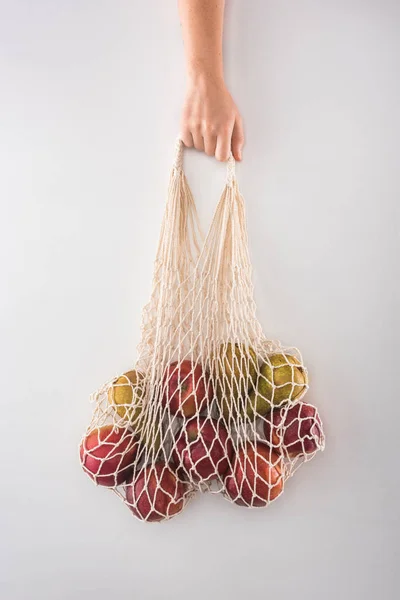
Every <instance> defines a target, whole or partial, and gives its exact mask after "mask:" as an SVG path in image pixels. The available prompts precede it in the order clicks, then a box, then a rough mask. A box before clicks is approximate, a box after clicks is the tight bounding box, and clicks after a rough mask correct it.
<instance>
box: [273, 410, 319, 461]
mask: <svg viewBox="0 0 400 600" xmlns="http://www.w3.org/2000/svg"><path fill="white" fill-rule="evenodd" d="M271 412H273V415H272V417H271V419H270V420H266V421H265V424H264V433H265V436H266V438H267V441H268V439H269V437H270V435H271V421H272V423H273V427H272V436H273V437H274V436H276V435H277V436H278V437H279V438H280V439H281V440H282V443H283V447H284V450H285V453H286V454H287V456H289V457H290V458H295V457H296V456H304V455H306V454H312V453H313V452H316V451H317V450H319V449H320V448H322V447H323V445H324V434H323V431H322V423H321V419H320V417H319V414H318V411H317V409H316V408H315V406H313V405H312V404H306V403H305V402H298V403H296V404H294V405H293V406H291V407H290V408H289V409H288V408H285V407H284V408H282V409H280V410H275V411H271Z"/></svg>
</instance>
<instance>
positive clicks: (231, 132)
mask: <svg viewBox="0 0 400 600" xmlns="http://www.w3.org/2000/svg"><path fill="white" fill-rule="evenodd" d="M181 139H182V141H183V143H184V144H185V146H188V147H192V146H194V147H195V148H196V149H197V150H202V151H204V152H205V153H206V154H208V156H215V158H216V159H217V160H221V161H226V160H228V158H229V156H230V153H231V151H232V154H233V156H234V158H235V159H236V160H241V159H242V149H243V144H244V135H243V124H242V118H241V116H240V114H239V111H238V109H237V107H236V105H235V103H234V101H233V100H232V97H231V95H230V93H229V92H228V90H227V88H226V86H225V83H224V81H223V80H222V79H221V80H218V81H213V80H211V79H210V78H194V79H191V80H190V81H189V86H188V90H187V94H186V100H185V104H184V107H183V114H182V124H181Z"/></svg>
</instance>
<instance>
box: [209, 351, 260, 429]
mask: <svg viewBox="0 0 400 600" xmlns="http://www.w3.org/2000/svg"><path fill="white" fill-rule="evenodd" d="M257 366H258V362H257V357H256V354H255V352H254V350H253V349H252V348H249V347H246V346H245V345H244V344H232V343H230V342H229V343H228V344H221V346H220V350H219V356H218V358H217V360H216V367H215V377H216V381H215V383H216V392H217V397H218V398H219V400H220V403H221V408H222V412H223V415H224V417H225V419H227V420H228V419H229V418H230V417H231V416H235V415H236V414H237V412H240V410H241V403H242V402H243V396H245V394H246V392H247V390H248V389H249V388H251V387H252V386H254V384H255V381H256V378H257Z"/></svg>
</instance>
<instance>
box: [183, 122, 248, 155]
mask: <svg viewBox="0 0 400 600" xmlns="http://www.w3.org/2000/svg"><path fill="white" fill-rule="evenodd" d="M180 138H181V140H182V142H183V143H184V144H185V146H186V147H187V148H193V146H194V147H195V148H196V150H200V151H201V152H203V151H204V152H205V153H206V154H207V155H208V156H215V158H216V159H217V160H219V161H221V162H226V161H227V160H228V158H229V156H230V153H231V152H232V154H233V156H234V158H235V160H242V152H243V145H244V133H243V123H242V119H241V118H240V117H239V116H237V117H236V120H235V123H234V125H233V127H231V126H229V125H227V126H225V127H224V128H223V129H222V131H220V132H219V133H218V135H215V134H212V133H204V134H203V133H202V131H201V129H200V128H192V129H189V128H184V129H183V130H182V133H181V135H180Z"/></svg>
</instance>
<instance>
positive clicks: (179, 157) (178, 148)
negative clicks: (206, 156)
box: [173, 138, 236, 187]
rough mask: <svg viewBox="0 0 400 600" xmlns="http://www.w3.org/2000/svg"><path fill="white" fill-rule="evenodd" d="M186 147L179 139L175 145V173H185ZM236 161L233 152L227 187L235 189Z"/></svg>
mask: <svg viewBox="0 0 400 600" xmlns="http://www.w3.org/2000/svg"><path fill="white" fill-rule="evenodd" d="M184 148H185V146H184V144H183V142H182V140H180V139H179V138H178V139H177V140H176V143H175V160H174V164H173V169H174V171H177V172H180V171H182V172H183V150H184ZM235 165H236V163H235V159H234V158H233V155H232V152H231V153H230V156H229V158H228V160H227V163H226V185H227V187H233V184H234V181H235V179H236V173H235Z"/></svg>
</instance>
